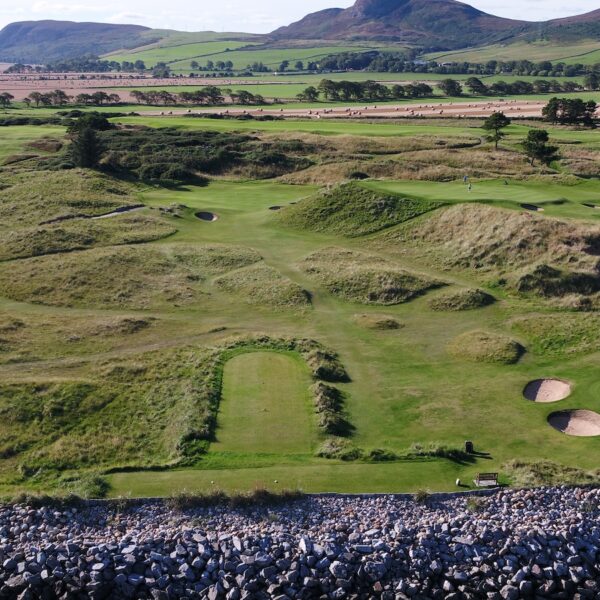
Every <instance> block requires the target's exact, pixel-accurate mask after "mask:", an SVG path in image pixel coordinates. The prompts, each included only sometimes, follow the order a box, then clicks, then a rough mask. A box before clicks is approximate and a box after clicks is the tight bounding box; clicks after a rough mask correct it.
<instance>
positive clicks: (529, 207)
mask: <svg viewBox="0 0 600 600" xmlns="http://www.w3.org/2000/svg"><path fill="white" fill-rule="evenodd" d="M521 208H524V209H525V210H530V211H532V212H544V209H543V208H542V207H541V206H536V205H535V204H521Z"/></svg>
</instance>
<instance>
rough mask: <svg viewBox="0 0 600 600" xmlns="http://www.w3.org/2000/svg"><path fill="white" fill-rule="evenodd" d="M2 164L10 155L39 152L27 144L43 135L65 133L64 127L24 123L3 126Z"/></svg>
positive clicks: (0, 159)
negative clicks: (18, 125) (21, 124)
mask: <svg viewBox="0 0 600 600" xmlns="http://www.w3.org/2000/svg"><path fill="white" fill-rule="evenodd" d="M0 133H1V140H2V143H0V165H1V164H2V163H3V162H4V161H5V160H6V159H7V158H8V157H10V156H14V155H17V154H24V153H27V154H39V152H38V151H36V150H33V149H31V148H28V147H27V144H29V143H31V142H33V141H35V140H38V139H39V138H42V137H48V138H52V139H54V138H57V137H62V136H63V135H64V129H63V128H62V127H54V126H50V125H23V126H21V127H3V128H2V129H1V131H0Z"/></svg>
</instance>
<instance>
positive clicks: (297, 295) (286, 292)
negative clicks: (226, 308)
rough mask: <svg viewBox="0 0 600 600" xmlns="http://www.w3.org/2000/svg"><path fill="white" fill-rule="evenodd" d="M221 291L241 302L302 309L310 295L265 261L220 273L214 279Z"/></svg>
mask: <svg viewBox="0 0 600 600" xmlns="http://www.w3.org/2000/svg"><path fill="white" fill-rule="evenodd" d="M215 285H216V286H217V287H218V288H220V289H221V290H225V291H227V292H229V293H232V294H236V295H238V296H239V297H240V300H241V301H242V302H247V303H248V304H253V305H258V306H261V305H262V306H273V307H291V308H305V307H308V306H310V294H309V293H308V292H307V291H306V290H303V289H302V288H301V287H300V286H299V285H298V284H296V283H294V282H293V281H291V280H290V279H288V278H287V277H284V276H283V275H281V274H280V273H279V272H277V271H276V270H275V269H273V268H272V267H269V266H267V265H264V264H258V265H252V266H250V267H247V268H245V269H241V270H238V271H234V272H232V273H228V274H227V275H223V276H222V277H219V278H218V279H216V280H215Z"/></svg>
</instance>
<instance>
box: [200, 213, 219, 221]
mask: <svg viewBox="0 0 600 600" xmlns="http://www.w3.org/2000/svg"><path fill="white" fill-rule="evenodd" d="M196 217H198V218H199V219H200V220H201V221H207V222H208V223H214V222H215V221H218V220H219V217H218V215H215V214H214V213H211V212H197V213H196Z"/></svg>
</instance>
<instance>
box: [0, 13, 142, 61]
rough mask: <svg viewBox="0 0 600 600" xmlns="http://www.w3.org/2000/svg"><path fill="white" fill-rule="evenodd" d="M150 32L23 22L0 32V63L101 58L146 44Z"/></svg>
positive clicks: (121, 27)
mask: <svg viewBox="0 0 600 600" xmlns="http://www.w3.org/2000/svg"><path fill="white" fill-rule="evenodd" d="M150 31H151V30H150V29H148V28H147V27H142V26H141V25H111V24H107V23H73V22H71V21H23V22H20V23H11V24H10V25H7V26H6V27H5V28H4V29H2V30H1V31H0V61H5V62H23V63H44V64H45V63H48V62H51V61H54V60H60V59H65V58H77V57H80V56H83V55H85V54H95V55H100V54H104V53H106V52H110V51H112V50H118V49H120V48H130V47H135V46H140V45H142V44H147V43H150V42H152V41H153V40H151V39H148V38H147V37H145V36H144V34H147V33H148V32H150Z"/></svg>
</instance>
